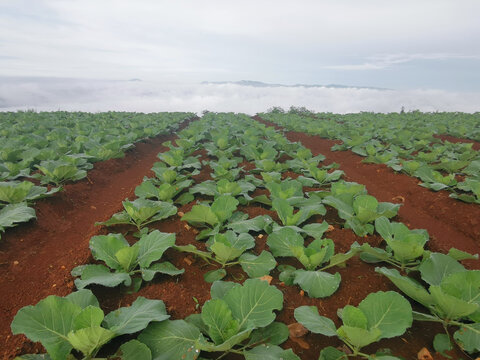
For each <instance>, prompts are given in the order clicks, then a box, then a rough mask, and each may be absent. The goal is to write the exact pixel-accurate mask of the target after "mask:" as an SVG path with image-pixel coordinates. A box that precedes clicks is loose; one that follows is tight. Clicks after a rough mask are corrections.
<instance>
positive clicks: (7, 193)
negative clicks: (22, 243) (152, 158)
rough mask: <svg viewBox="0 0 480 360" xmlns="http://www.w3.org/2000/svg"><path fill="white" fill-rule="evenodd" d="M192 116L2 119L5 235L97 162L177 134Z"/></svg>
mask: <svg viewBox="0 0 480 360" xmlns="http://www.w3.org/2000/svg"><path fill="white" fill-rule="evenodd" d="M193 116H194V114H192V113H160V114H148V115H147V114H140V113H118V112H110V113H98V114H90V113H80V112H78V113H69V112H45V113H36V112H4V113H0V123H1V124H2V129H1V130H0V143H2V147H1V149H0V232H3V231H5V229H6V228H9V227H13V226H16V225H17V224H19V223H24V222H27V221H30V220H31V219H34V218H35V217H36V214H35V210H34V208H33V207H32V206H31V205H32V204H33V203H34V202H35V201H36V200H38V199H40V198H43V197H47V196H51V195H53V194H55V193H57V192H59V191H61V190H62V185H63V184H65V183H66V182H72V181H78V180H81V179H83V178H85V177H86V176H87V171H88V170H90V169H92V168H93V163H94V162H96V161H102V160H108V159H112V158H119V157H123V156H124V153H125V151H126V150H127V149H130V148H131V147H133V146H134V145H133V144H134V143H135V142H137V141H140V140H143V139H145V138H148V137H153V136H156V135H159V134H167V133H169V132H172V131H174V130H175V129H177V128H178V126H179V124H180V122H182V121H184V120H186V119H189V118H192V117H193Z"/></svg>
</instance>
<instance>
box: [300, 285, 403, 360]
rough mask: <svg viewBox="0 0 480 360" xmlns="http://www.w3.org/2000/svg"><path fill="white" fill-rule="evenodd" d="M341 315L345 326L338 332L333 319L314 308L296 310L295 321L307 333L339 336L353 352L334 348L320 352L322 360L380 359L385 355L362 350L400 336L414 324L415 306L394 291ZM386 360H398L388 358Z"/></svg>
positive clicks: (346, 309) (349, 307)
mask: <svg viewBox="0 0 480 360" xmlns="http://www.w3.org/2000/svg"><path fill="white" fill-rule="evenodd" d="M338 313H339V316H340V318H341V319H342V322H343V325H342V326H340V327H339V328H338V329H337V328H336V326H335V324H334V323H333V321H332V320H331V319H329V318H327V317H324V316H321V315H319V313H318V309H317V308H316V307H315V306H301V307H298V308H296V309H295V313H294V316H295V319H296V320H297V321H298V322H299V323H300V324H302V325H303V326H305V327H306V328H307V329H308V330H310V331H311V332H313V333H315V334H322V335H324V336H336V337H338V338H339V339H340V340H342V341H343V342H344V343H345V345H346V346H347V347H348V348H349V349H350V350H351V351H352V353H351V354H345V353H343V352H342V351H340V350H338V349H335V348H333V347H327V348H325V349H323V350H322V352H321V353H320V359H324V358H325V359H347V357H350V356H352V357H356V356H360V357H362V358H365V359H373V358H375V359H379V360H381V359H382V358H383V356H384V355H381V354H378V355H375V356H371V355H369V354H366V353H363V352H362V351H361V350H362V348H363V347H365V346H367V345H370V344H372V343H374V342H377V341H379V340H381V339H388V338H393V337H396V336H400V335H402V334H403V333H404V332H405V331H406V330H407V329H408V328H409V327H410V326H411V325H412V307H411V305H410V303H409V302H408V301H407V300H406V299H405V298H404V297H403V296H402V295H400V294H399V293H397V292H395V291H387V292H382V291H379V292H376V293H372V294H369V295H368V296H367V297H366V298H365V299H363V300H362V301H361V302H360V304H359V305H358V307H355V306H352V305H347V306H345V307H344V308H343V309H341V310H339V311H338ZM385 359H399V358H396V357H394V356H391V355H388V356H385Z"/></svg>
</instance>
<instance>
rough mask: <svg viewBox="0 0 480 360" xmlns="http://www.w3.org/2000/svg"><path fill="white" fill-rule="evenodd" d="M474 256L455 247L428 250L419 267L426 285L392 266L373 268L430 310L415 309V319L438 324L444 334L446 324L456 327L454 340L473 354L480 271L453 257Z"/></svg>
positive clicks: (479, 321) (477, 346)
mask: <svg viewBox="0 0 480 360" xmlns="http://www.w3.org/2000/svg"><path fill="white" fill-rule="evenodd" d="M475 258H478V256H477V255H475V256H473V255H470V254H467V253H465V252H462V251H459V250H456V249H452V250H451V251H450V252H449V255H445V254H440V253H430V254H429V257H427V258H426V259H425V260H424V261H423V262H422V264H421V265H420V266H419V267H418V270H419V271H420V274H421V278H422V280H423V281H424V283H425V284H426V286H425V285H423V284H421V283H419V282H418V281H416V280H414V279H412V278H410V277H407V276H402V275H401V274H400V273H399V272H398V271H397V270H395V269H387V268H384V267H382V268H376V269H375V271H377V272H378V273H380V274H383V275H385V276H386V277H388V278H389V279H390V281H392V282H393V283H394V284H395V285H396V286H397V287H398V288H399V289H400V290H401V291H402V292H403V293H405V294H406V295H407V296H409V297H410V298H412V299H413V300H415V301H417V302H418V303H420V304H422V305H423V306H425V307H426V308H427V309H428V310H429V312H430V314H425V313H421V312H417V311H414V312H413V317H414V319H415V320H418V321H433V322H438V323H441V324H442V325H443V327H444V328H445V332H446V334H447V336H449V333H448V327H449V326H454V327H457V328H458V330H457V331H455V333H454V334H453V339H454V340H455V342H456V343H457V344H458V345H459V346H460V348H461V349H462V350H464V351H466V352H468V353H476V352H478V351H480V271H479V270H466V269H465V268H464V267H463V265H461V264H460V263H459V262H458V261H457V260H455V259H475Z"/></svg>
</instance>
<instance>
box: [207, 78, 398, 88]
mask: <svg viewBox="0 0 480 360" xmlns="http://www.w3.org/2000/svg"><path fill="white" fill-rule="evenodd" d="M202 84H204V85H208V84H216V85H222V84H223V85H224V84H234V85H240V86H253V87H306V88H320V87H324V88H332V89H370V90H390V89H386V88H379V87H373V86H350V85H339V84H327V85H320V84H295V85H285V84H270V83H264V82H261V81H254V80H240V81H203V82H202Z"/></svg>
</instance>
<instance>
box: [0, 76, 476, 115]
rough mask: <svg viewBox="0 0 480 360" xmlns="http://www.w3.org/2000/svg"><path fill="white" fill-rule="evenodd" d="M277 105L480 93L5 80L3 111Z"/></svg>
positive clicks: (413, 106)
mask: <svg viewBox="0 0 480 360" xmlns="http://www.w3.org/2000/svg"><path fill="white" fill-rule="evenodd" d="M273 106H280V107H282V108H284V109H288V108H289V107H290V106H297V107H301V106H303V107H306V108H308V109H310V110H315V111H321V112H335V113H349V112H360V111H374V112H398V111H400V110H401V109H402V108H403V109H404V110H405V111H410V110H421V111H425V112H432V111H462V112H476V111H480V93H464V92H458V93H457V92H448V91H444V90H432V89H417V90H375V89H362V88H326V87H310V88H306V87H253V86H241V85H237V84H198V83H197V84H165V83H161V82H150V81H136V80H132V81H104V80H79V79H65V78H26V77H3V78H0V111H15V110H36V111H55V110H68V111H90V112H100V111H137V112H161V111H192V112H197V113H200V112H201V111H202V110H209V111H216V112H221V111H233V112H244V113H247V114H255V113H257V112H262V111H266V110H267V109H269V108H271V107H273Z"/></svg>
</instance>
